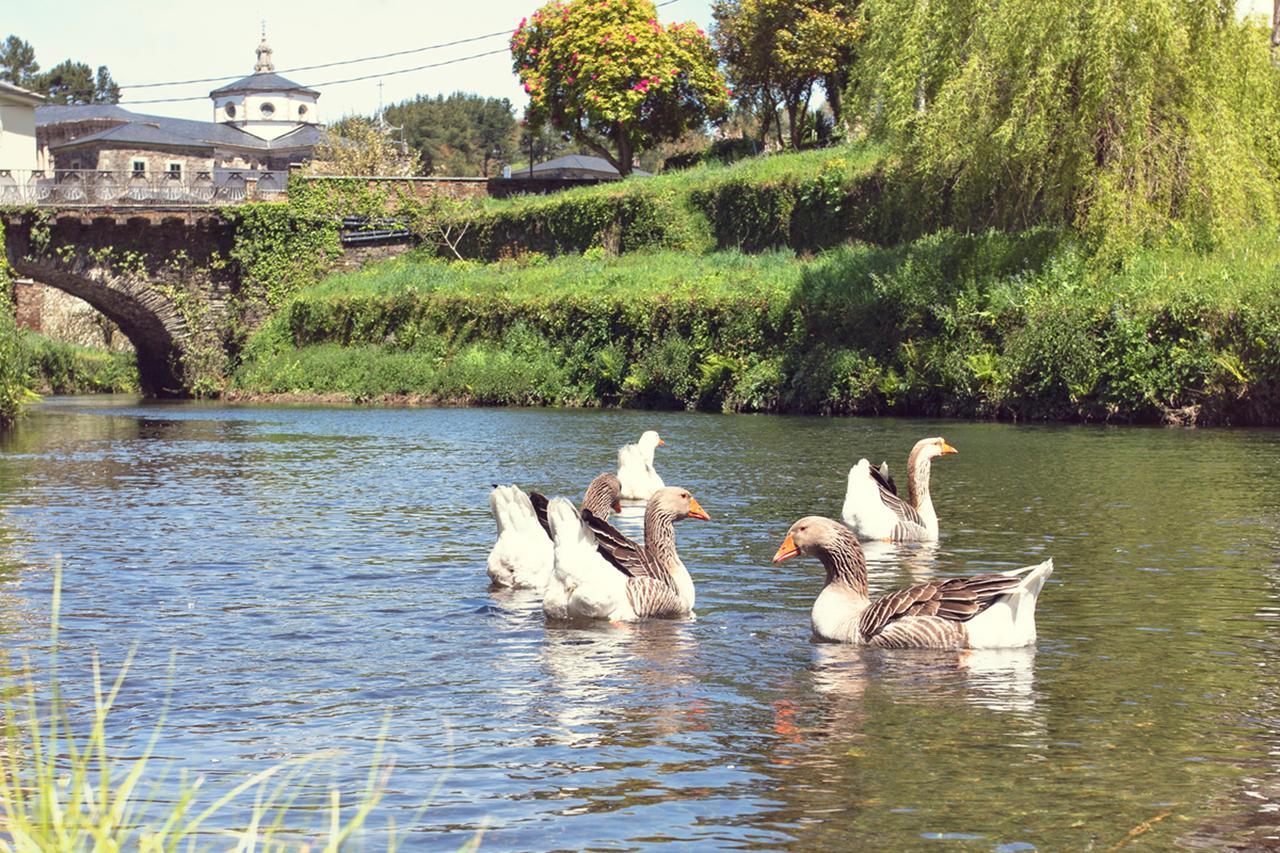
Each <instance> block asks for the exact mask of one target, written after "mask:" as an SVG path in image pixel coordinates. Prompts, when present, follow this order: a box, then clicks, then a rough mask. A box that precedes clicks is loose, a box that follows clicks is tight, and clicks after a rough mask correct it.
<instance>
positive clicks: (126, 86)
mask: <svg viewBox="0 0 1280 853" xmlns="http://www.w3.org/2000/svg"><path fill="white" fill-rule="evenodd" d="M675 2H678V0H662V2H661V3H655V4H654V8H656V9H661V8H662V7H663V6H670V5H671V4H672V3H675ZM509 33H510V30H499V31H498V32H495V33H486V34H484V35H482V36H471V37H469V38H464V39H457V40H455V41H446V42H441V43H439V44H429V45H426V46H424V47H411V48H409V49H407V50H396V51H392V52H391V53H377V54H373V55H371V56H361V57H357V58H355V59H340V60H336V61H334V62H322V63H320V64H318V65H299V66H296V67H294V68H284V69H281V70H280V71H279V72H277V73H279V74H293V73H295V72H298V71H316V70H318V69H321V68H336V67H338V66H340V65H355V64H357V63H361V62H373V61H374V60H378V59H391V58H392V57H396V56H408V55H410V54H414V53H424V52H425V51H428V50H440V49H441V48H445V47H456V46H457V45H460V44H471V43H472V42H477V41H484V40H485V39H491V38H497V37H498V36H505V35H508V34H509ZM502 52H503V51H492V52H491V53H487V54H486V53H479V54H475V55H474V56H466V57H463V58H462V59H474V58H475V57H477V56H490V55H492V53H502ZM462 59H459V60H451V61H457V62H461V61H462ZM443 64H447V63H437V64H436V65H422V66H418V67H417V68H406V69H404V70H403V71H390V72H387V74H385V75H383V76H387V77H390V76H392V75H395V74H405V73H408V72H410V71H421V70H422V69H424V68H434V67H437V66H438V65H443ZM244 76H245V75H243V74H228V75H226V76H223V77H195V78H192V79H190V80H167V81H164V82H161V83H128V84H120V88H121V89H156V88H161V87H165V86H190V85H193V84H195V83H221V82H222V81H223V80H239V79H240V78H241V77H244ZM371 76H372V77H376V76H378V75H376V74H375V75H371ZM368 79H371V77H355V78H352V79H351V80H338V81H335V82H332V83H318V84H316V85H319V86H336V85H338V84H339V83H351V82H355V81H357V80H368ZM206 97H207V96H200V97H198V98H197V97H191V98H165V99H157V100H150V101H129V102H128V103H132V104H168V103H176V102H178V101H197V100H201V101H202V100H204V99H205V98H206Z"/></svg>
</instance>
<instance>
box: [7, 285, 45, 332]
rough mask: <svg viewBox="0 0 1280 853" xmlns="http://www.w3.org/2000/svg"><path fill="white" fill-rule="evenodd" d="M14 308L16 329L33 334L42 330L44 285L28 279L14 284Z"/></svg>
mask: <svg viewBox="0 0 1280 853" xmlns="http://www.w3.org/2000/svg"><path fill="white" fill-rule="evenodd" d="M14 308H15V311H14V313H15V316H16V317H17V320H18V328H20V329H30V330H31V331H33V332H40V331H43V330H44V322H43V319H44V285H42V284H36V283H35V282H34V281H32V280H31V279H29V278H20V279H18V280H17V281H15V282H14Z"/></svg>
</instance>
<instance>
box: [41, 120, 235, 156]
mask: <svg viewBox="0 0 1280 853" xmlns="http://www.w3.org/2000/svg"><path fill="white" fill-rule="evenodd" d="M102 141H109V142H120V143H131V144H136V145H168V146H181V147H184V148H212V147H213V146H212V145H211V144H209V143H208V142H205V141H203V140H199V139H192V138H191V137H189V136H179V135H178V134H176V133H171V132H169V131H167V130H165V129H163V128H161V127H158V126H157V125H154V124H150V123H148V122H143V121H130V122H126V123H124V124H117V125H116V126H115V127H109V128H107V129H106V130H100V131H98V132H97V133H88V134H85V135H84V136H77V137H76V138H75V139H72V140H70V141H67V142H63V143H60V144H58V145H52V146H50V147H51V148H54V149H60V148H70V147H72V146H76V145H85V144H87V143H90V142H102Z"/></svg>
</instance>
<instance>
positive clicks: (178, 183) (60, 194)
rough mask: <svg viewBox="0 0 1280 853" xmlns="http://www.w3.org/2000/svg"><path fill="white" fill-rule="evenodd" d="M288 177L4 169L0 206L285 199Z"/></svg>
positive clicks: (190, 204)
mask: <svg viewBox="0 0 1280 853" xmlns="http://www.w3.org/2000/svg"><path fill="white" fill-rule="evenodd" d="M287 180H288V175H287V173H285V172H257V171H253V170H248V169H246V170H243V171H235V170H227V171H225V172H224V171H218V172H202V171H176V170H175V171H158V170H151V171H142V170H137V171H133V170H127V171H111V170H99V169H48V170H40V169H35V170H29V169H0V206H5V205H36V206H45V207H59V208H66V207H147V208H157V207H208V206H210V205H224V204H242V203H244V202H247V201H271V200H278V199H281V198H284V195H285V189H286V183H287Z"/></svg>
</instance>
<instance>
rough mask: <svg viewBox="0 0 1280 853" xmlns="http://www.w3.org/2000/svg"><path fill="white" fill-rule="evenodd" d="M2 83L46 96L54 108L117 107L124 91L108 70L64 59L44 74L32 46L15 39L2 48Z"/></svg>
mask: <svg viewBox="0 0 1280 853" xmlns="http://www.w3.org/2000/svg"><path fill="white" fill-rule="evenodd" d="M0 80H4V81H5V82H7V83H12V84H14V85H15V86H21V87H22V88H24V89H27V90H30V91H32V92H36V93H37V94H40V95H44V96H45V97H46V98H48V99H49V102H50V103H54V104H116V103H119V102H120V87H119V86H118V85H116V81H115V80H113V79H112V78H111V71H110V70H108V68H107V66H105V65H99V66H98V70H97V71H96V72H95V71H94V70H93V68H92V67H90V66H89V65H88V64H87V63H84V62H77V61H76V60H74V59H64V60H62V61H61V62H59V63H58V64H57V65H55V66H53V67H52V68H50V69H49V70H47V71H41V70H40V63H38V62H36V51H35V48H34V47H32V46H31V44H30V42H27V41H25V40H24V39H21V38H19V37H18V36H15V35H10V36H8V37H7V38H6V39H5V40H4V43H3V45H2V46H0Z"/></svg>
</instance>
